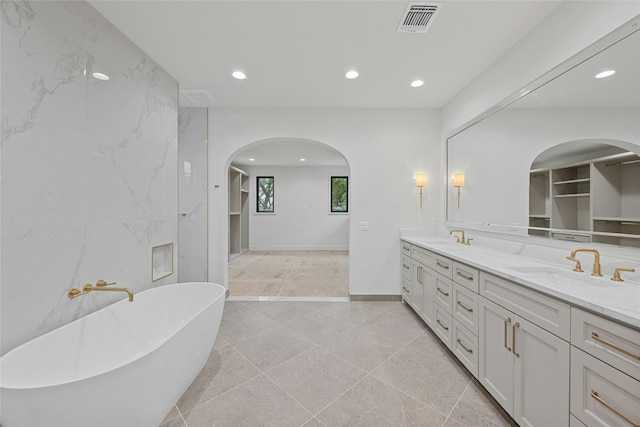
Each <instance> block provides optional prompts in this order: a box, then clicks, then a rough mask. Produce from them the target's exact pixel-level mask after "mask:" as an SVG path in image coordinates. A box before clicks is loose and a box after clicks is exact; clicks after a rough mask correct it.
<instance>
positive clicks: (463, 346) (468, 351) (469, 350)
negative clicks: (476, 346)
mask: <svg viewBox="0 0 640 427" xmlns="http://www.w3.org/2000/svg"><path fill="white" fill-rule="evenodd" d="M458 344H460V347H462V348H464V349H465V350H466V352H467V353H471V354H473V350H471V349H470V348H467V347H465V345H464V344H462V341H460V338H458Z"/></svg>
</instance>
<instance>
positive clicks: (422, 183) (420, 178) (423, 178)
mask: <svg viewBox="0 0 640 427" xmlns="http://www.w3.org/2000/svg"><path fill="white" fill-rule="evenodd" d="M426 186H427V174H426V173H418V174H416V187H426Z"/></svg>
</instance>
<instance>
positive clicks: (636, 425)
mask: <svg viewBox="0 0 640 427" xmlns="http://www.w3.org/2000/svg"><path fill="white" fill-rule="evenodd" d="M591 397H593V398H594V399H595V400H597V401H598V402H600V403H602V404H603V405H604V406H606V407H607V409H609V410H610V411H611V412H613V413H614V414H616V415H617V416H619V417H620V418H622V419H623V420H625V421H626V422H628V423H629V424H631V425H632V426H633V427H640V424H638V423H634V422H633V421H631V418H629V417H627V416H626V415H624V414H622V412H620V411H618V410H617V409H616V408H614V407H613V406H611V405H610V404H608V403H607V402H605V401H604V400H602V398H601V397H600V396H598V392H597V391H595V390H593V389H592V390H591Z"/></svg>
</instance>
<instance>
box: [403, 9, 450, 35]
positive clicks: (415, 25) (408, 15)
mask: <svg viewBox="0 0 640 427" xmlns="http://www.w3.org/2000/svg"><path fill="white" fill-rule="evenodd" d="M440 7H441V5H440V4H437V3H422V2H419V3H417V2H412V3H409V5H408V6H407V9H406V10H405V11H404V15H403V16H402V20H401V21H400V25H399V26H398V30H397V32H399V33H426V32H427V30H428V29H429V26H431V24H432V23H433V18H434V17H435V15H436V13H438V10H439V9H440Z"/></svg>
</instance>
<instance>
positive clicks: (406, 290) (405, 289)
mask: <svg viewBox="0 0 640 427" xmlns="http://www.w3.org/2000/svg"><path fill="white" fill-rule="evenodd" d="M402 290H403V291H405V292H406V293H410V292H409V289H407V288H406V287H404V286H403V287H402Z"/></svg>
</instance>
